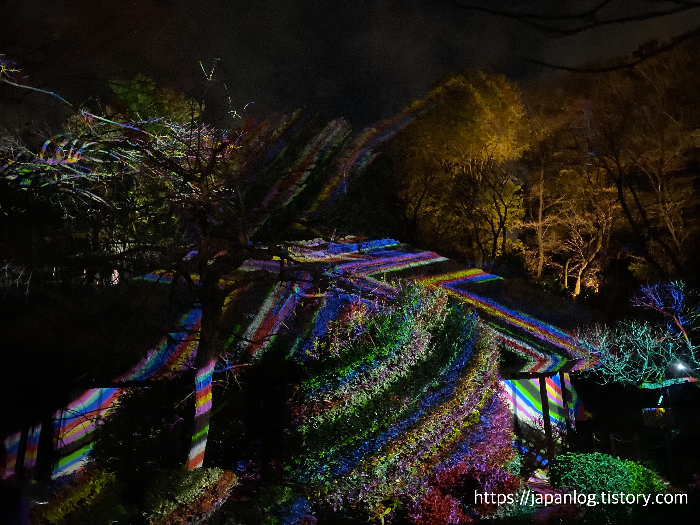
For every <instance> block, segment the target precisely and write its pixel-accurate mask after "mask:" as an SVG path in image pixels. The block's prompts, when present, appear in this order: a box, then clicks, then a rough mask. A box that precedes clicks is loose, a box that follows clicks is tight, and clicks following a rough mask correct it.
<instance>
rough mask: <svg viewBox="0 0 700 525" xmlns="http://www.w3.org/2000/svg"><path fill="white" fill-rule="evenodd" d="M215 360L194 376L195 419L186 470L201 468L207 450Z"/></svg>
mask: <svg viewBox="0 0 700 525" xmlns="http://www.w3.org/2000/svg"><path fill="white" fill-rule="evenodd" d="M215 366H216V359H213V360H212V361H210V362H209V363H208V364H207V365H206V366H204V367H202V368H200V369H199V370H197V374H196V375H195V380H194V383H195V396H196V398H195V419H194V432H193V434H192V446H191V448H190V452H189V455H188V456H187V469H188V470H192V469H195V468H198V467H201V466H202V464H203V462H204V452H205V450H206V448H207V436H208V435H209V419H210V416H211V402H212V396H211V386H212V376H213V374H214V367H215Z"/></svg>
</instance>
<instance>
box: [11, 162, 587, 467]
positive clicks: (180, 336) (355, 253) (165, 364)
mask: <svg viewBox="0 0 700 525" xmlns="http://www.w3.org/2000/svg"><path fill="white" fill-rule="evenodd" d="M317 153H318V151H317ZM309 154H310V152H309ZM290 251H291V252H293V253H294V256H295V257H299V258H300V259H301V260H304V261H319V262H325V263H328V264H329V265H331V266H332V270H331V271H332V273H333V275H335V276H337V277H338V278H341V279H346V280H347V281H348V282H351V283H352V284H353V285H354V286H355V287H356V289H357V290H358V293H359V295H360V296H361V297H363V296H368V297H372V296H377V295H380V296H385V297H393V296H394V294H395V292H396V285H395V284H391V283H388V282H387V281H386V277H387V276H390V275H391V274H396V273H398V272H401V271H403V270H409V269H410V270H412V271H413V272H415V269H416V268H421V272H422V273H423V276H421V277H418V278H411V280H414V281H417V282H420V283H423V284H425V285H427V286H431V287H438V288H442V289H444V290H446V291H447V292H448V293H449V294H450V295H452V296H453V297H455V298H457V299H459V300H460V301H462V302H464V303H465V304H467V305H469V306H472V307H473V308H475V310H477V311H478V312H479V313H480V314H481V315H485V316H486V317H487V319H490V320H491V322H490V326H491V328H492V329H493V331H494V334H495V336H496V337H497V338H498V339H499V341H500V342H501V344H502V345H503V346H504V347H506V348H507V349H509V350H511V351H513V352H515V353H517V354H519V355H521V356H522V357H524V358H525V359H526V360H527V362H528V364H527V365H526V367H525V369H524V371H526V372H531V373H536V372H540V373H541V372H546V373H551V372H553V371H556V370H559V369H561V368H562V367H563V366H564V365H565V364H566V363H567V362H568V363H571V362H574V364H573V366H570V367H569V368H570V369H571V370H584V369H587V368H590V367H591V366H592V363H590V362H587V361H586V360H585V359H583V353H582V352H581V351H580V349H579V348H578V347H577V346H576V344H575V342H574V340H573V339H572V338H571V337H570V336H569V335H568V334H566V333H564V332H563V331H561V330H559V329H557V328H555V327H553V326H551V325H548V324H546V323H543V322H541V321H539V320H537V319H534V318H532V317H530V316H528V315H525V314H524V313H522V312H519V311H516V310H513V309H509V308H506V307H504V306H502V305H500V304H498V303H496V302H495V301H492V300H490V299H486V298H484V297H480V296H478V295H476V294H474V293H473V292H471V291H470V292H467V291H466V290H464V289H463V288H462V286H463V285H464V284H466V283H480V282H487V281H491V280H494V279H500V277H498V276H496V275H493V274H489V273H486V272H484V271H482V270H480V269H474V268H469V269H462V270H458V271H453V272H447V273H439V274H431V271H430V270H431V265H433V264H439V263H443V262H445V261H447V259H446V258H444V257H442V256H440V255H438V254H436V253H434V252H427V251H426V252H415V253H411V251H410V249H409V247H407V246H404V245H400V244H399V243H397V242H396V241H394V240H393V239H384V240H379V241H372V242H364V243H362V242H354V241H352V240H351V241H350V242H347V240H346V242H345V243H325V242H322V241H313V242H309V243H306V244H303V243H302V244H298V245H291V248H290ZM256 269H265V270H267V271H269V272H271V273H276V272H277V271H279V262H277V261H246V263H245V264H244V265H243V266H242V268H241V270H256ZM144 279H145V280H147V281H152V282H163V283H167V282H171V281H172V276H171V275H169V274H167V273H166V272H158V273H152V274H149V275H146V276H144ZM307 280H308V281H310V275H306V279H304V280H303V281H307ZM193 281H194V282H195V283H197V276H193ZM303 281H301V282H297V283H279V284H277V285H275V286H274V287H273V289H272V290H271V291H270V292H269V293H268V295H267V297H266V298H265V299H264V300H263V303H262V305H261V307H260V308H259V309H258V313H257V315H256V316H255V318H254V319H253V320H252V321H251V322H250V323H249V324H248V327H247V328H245V329H244V330H245V331H244V336H245V338H246V339H248V340H249V342H248V343H247V344H246V345H247V346H246V348H244V351H243V353H242V354H241V362H242V363H243V362H248V361H254V360H256V359H258V358H259V357H260V356H261V355H262V353H263V352H264V351H265V349H266V348H267V346H268V345H269V342H270V341H271V339H272V338H274V337H275V334H277V333H278V332H279V330H280V329H281V327H283V325H284V323H285V322H286V321H287V320H288V319H289V318H290V316H291V314H292V312H293V311H294V308H295V307H296V306H297V305H298V304H299V302H300V301H301V300H302V299H305V298H311V297H317V298H319V296H317V295H309V292H310V289H311V284H310V282H303ZM224 284H225V282H224V281H222V283H221V286H223V285H224ZM240 292H241V290H237V291H236V292H234V293H233V294H232V295H231V296H230V297H228V298H227V300H226V303H225V305H226V306H225V307H226V308H231V307H233V305H235V304H236V303H237V297H238V294H239V293H240ZM307 302H308V301H307ZM330 306H331V303H329V302H328V300H326V299H322V300H320V301H317V306H316V308H317V309H318V311H319V312H320V311H321V310H323V315H322V316H321V317H322V318H323V319H324V320H325V322H328V320H330V319H331V318H333V317H334V316H337V315H338V309H337V308H336V307H335V306H338V305H334V307H333V308H330V309H329V307H330ZM316 313H317V314H318V312H316ZM316 317H317V315H313V316H312V317H311V318H312V319H314V320H315V319H316ZM200 324H201V311H200V310H199V309H197V308H195V309H192V310H191V311H189V312H187V313H186V314H184V315H183V316H182V318H181V319H180V322H179V329H178V330H177V331H176V332H174V333H171V334H168V336H165V337H163V339H162V340H161V342H160V343H159V344H158V345H156V346H155V347H154V348H152V349H151V350H150V351H149V352H148V353H147V355H146V357H145V358H144V359H143V360H142V361H141V362H140V363H138V364H137V365H136V366H134V367H133V368H132V369H131V370H129V371H128V372H126V373H125V374H123V375H121V376H119V377H118V378H116V379H115V381H116V382H120V381H142V380H146V379H170V378H173V377H176V376H177V375H179V374H181V373H182V371H183V370H187V369H191V368H192V366H193V362H194V357H195V355H196V351H197V347H198V331H199V329H200ZM316 332H318V330H316V331H309V332H307V336H311V334H312V333H316ZM518 332H522V333H525V334H528V335H529V336H532V338H533V341H539V342H540V343H542V345H544V346H542V347H540V345H539V344H538V345H537V346H535V345H534V343H533V342H532V341H525V340H523V338H522V336H519V335H518ZM319 333H320V332H319ZM302 346H304V345H302ZM547 347H551V348H552V349H553V350H554V349H558V350H560V351H561V355H559V354H557V353H556V352H554V351H551V352H550V351H547V350H545V349H544V348H547ZM198 384H199V383H198ZM202 384H204V383H202ZM209 384H211V383H209ZM203 388H204V387H203ZM198 391H199V390H198ZM121 392H122V389H120V388H94V389H90V390H87V391H85V392H84V393H83V394H82V395H81V396H80V397H78V398H77V399H76V400H74V401H73V402H71V403H70V404H69V405H68V406H67V407H66V408H65V409H64V410H60V411H57V412H56V414H55V420H56V421H55V423H54V438H55V443H56V450H57V451H58V452H59V455H60V456H61V459H60V460H59V462H58V465H57V467H56V469H55V470H54V475H55V476H60V475H63V474H67V473H70V472H73V471H74V470H76V469H77V468H80V466H81V465H82V464H83V463H84V462H85V459H86V457H87V453H88V452H89V450H90V439H91V437H90V434H91V433H92V431H94V429H95V428H96V425H97V424H99V421H100V420H101V419H102V418H104V417H105V416H106V415H107V414H108V413H109V411H110V410H111V409H112V408H113V406H114V403H115V402H116V401H117V399H118V398H119V395H120V394H121ZM555 394H556V391H555V390H552V395H553V396H554V397H553V398H552V399H553V400H554V401H556V395H555ZM513 399H516V398H513ZM522 399H523V401H522V402H520V405H517V406H519V407H520V408H521V409H524V408H526V407H527V403H525V401H524V400H525V399H526V398H522ZM514 406H516V405H514ZM532 410H535V408H534V407H533V408H532ZM533 413H534V412H533ZM35 428H36V427H35ZM17 435H19V434H13V435H12V436H10V437H8V438H7V439H5V440H4V445H5V448H6V449H7V450H8V461H7V467H6V468H5V471H4V472H5V474H4V475H5V476H8V475H12V474H11V473H14V463H13V462H15V461H16V448H17V447H18V446H19V441H18V438H17V439H16V436H17ZM37 436H38V434H37ZM37 440H38V437H37ZM32 446H33V445H32ZM13 447H14V448H13ZM195 456H196V455H195ZM191 459H192V458H191ZM29 460H30V463H31V462H33V461H35V460H36V453H35V452H34V451H33V449H32V452H31V453H30V455H29ZM31 464H32V465H33V463H31Z"/></svg>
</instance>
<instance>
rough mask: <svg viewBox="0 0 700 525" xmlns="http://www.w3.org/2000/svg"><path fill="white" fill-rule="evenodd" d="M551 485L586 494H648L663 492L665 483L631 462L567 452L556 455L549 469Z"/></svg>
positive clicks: (605, 455) (602, 455) (592, 454)
mask: <svg viewBox="0 0 700 525" xmlns="http://www.w3.org/2000/svg"><path fill="white" fill-rule="evenodd" d="M549 476H550V478H551V480H552V484H553V485H554V486H558V487H568V488H571V489H576V490H578V491H581V492H584V493H587V494H598V493H600V492H617V493H620V492H625V493H633V494H642V493H644V494H648V493H659V492H666V490H667V489H666V482H664V481H663V480H662V479H661V478H660V477H659V476H658V475H657V474H655V473H654V472H653V471H651V470H649V469H648V468H646V467H643V466H642V465H640V464H639V463H635V462H634V461H628V460H625V459H618V458H614V457H612V456H609V455H607V454H601V453H599V452H594V453H591V454H580V453H573V452H568V453H566V454H562V455H561V456H558V457H557V458H556V459H555V460H554V461H553V462H552V465H551V466H550V469H549Z"/></svg>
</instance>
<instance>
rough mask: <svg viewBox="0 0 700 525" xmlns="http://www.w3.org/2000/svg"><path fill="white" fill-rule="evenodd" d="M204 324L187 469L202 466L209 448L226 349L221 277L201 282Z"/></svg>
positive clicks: (196, 364)
mask: <svg viewBox="0 0 700 525" xmlns="http://www.w3.org/2000/svg"><path fill="white" fill-rule="evenodd" d="M201 286H202V291H201V294H200V302H201V305H202V321H201V329H200V339H199V347H198V348H197V355H196V357H195V361H194V365H195V380H194V384H195V415H194V429H193V431H192V445H191V447H190V452H189V455H188V457H187V469H188V470H192V469H195V468H197V467H201V466H202V464H203V462H204V453H205V451H206V448H207V436H208V434H209V421H210V419H211V407H212V375H213V372H214V365H215V364H216V360H217V358H218V357H219V355H220V354H221V352H222V350H223V344H222V343H223V340H222V338H221V329H220V326H221V318H222V313H223V304H224V294H223V291H222V290H220V289H219V276H218V275H216V276H212V275H209V276H206V277H204V279H203V280H202V283H201Z"/></svg>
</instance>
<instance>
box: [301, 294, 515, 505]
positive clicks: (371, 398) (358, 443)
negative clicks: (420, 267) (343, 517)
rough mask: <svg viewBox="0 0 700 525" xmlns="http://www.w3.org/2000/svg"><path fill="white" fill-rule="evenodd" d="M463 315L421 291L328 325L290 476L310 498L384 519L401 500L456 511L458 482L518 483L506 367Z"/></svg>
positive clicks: (358, 306) (351, 309) (305, 390)
mask: <svg viewBox="0 0 700 525" xmlns="http://www.w3.org/2000/svg"><path fill="white" fill-rule="evenodd" d="M465 314H466V312H464V310H463V308H462V307H461V306H459V305H457V304H452V303H450V302H449V301H447V298H446V297H445V295H444V294H443V293H442V292H439V291H433V290H429V289H426V288H423V287H419V286H411V287H407V288H405V289H403V290H401V292H400V293H399V295H398V297H397V298H396V299H395V300H393V301H389V302H387V303H385V304H381V303H367V302H354V303H350V304H347V305H346V306H345V309H344V310H343V311H342V312H341V315H339V316H338V318H337V320H335V321H331V322H330V323H329V324H328V332H327V334H326V335H325V336H324V337H323V339H322V340H321V341H320V342H319V343H318V344H317V345H316V346H315V349H314V352H313V355H314V356H316V359H315V360H312V361H310V362H307V363H306V364H305V365H304V367H305V368H306V370H307V373H308V374H310V377H309V378H308V379H307V380H305V381H304V382H302V384H301V386H300V388H299V389H298V390H297V391H296V392H295V394H294V397H293V405H292V418H293V429H292V430H293V431H294V432H293V433H292V434H291V437H292V440H290V443H291V444H292V446H293V450H295V452H294V455H293V457H294V464H295V465H294V466H293V467H292V470H291V475H292V479H293V480H295V481H296V482H299V483H301V484H303V486H304V487H305V490H306V491H307V494H308V496H309V498H310V499H312V500H313V501H315V502H318V503H320V504H321V505H323V506H329V507H332V508H333V509H334V510H339V509H345V510H349V511H351V512H356V513H357V514H358V515H360V516H361V515H364V516H367V515H369V516H375V517H376V518H377V519H382V518H384V517H385V516H388V515H389V514H390V513H393V512H394V511H395V510H396V508H397V505H398V504H399V503H400V504H401V505H400V506H403V507H404V510H403V511H405V512H408V513H409V514H410V513H413V514H415V515H416V516H417V515H419V514H420V513H421V511H420V510H419V509H420V506H421V505H423V504H424V505H425V506H426V509H428V508H433V507H435V506H436V507H435V509H434V510H435V512H443V510H445V509H448V508H453V507H454V505H452V504H451V503H450V502H453V500H455V501H457V499H456V497H455V496H452V495H450V496H449V497H447V496H448V494H447V491H448V490H449V488H450V487H451V485H452V484H453V481H454V480H456V479H461V478H464V477H473V478H474V479H478V480H479V481H478V483H479V484H480V486H482V485H483V486H484V487H495V486H497V485H499V483H501V482H502V481H504V480H506V479H510V477H509V476H511V475H510V474H507V473H505V472H504V471H502V470H501V466H502V465H503V464H504V463H506V462H507V461H509V460H510V459H511V458H512V454H513V450H512V446H511V443H512V433H511V430H510V419H509V417H508V410H507V408H506V405H505V403H504V401H503V400H502V399H501V398H500V396H499V395H498V394H497V390H498V384H497V376H496V367H497V362H498V360H497V359H495V354H494V351H495V349H494V347H493V346H492V345H491V343H490V342H489V341H488V339H486V338H485V335H484V333H483V332H482V331H481V329H480V328H479V327H478V326H477V324H476V319H475V317H473V316H471V315H465ZM420 502H423V503H420ZM451 505H452V506H451ZM459 505H460V504H459V503H458V504H457V506H459ZM436 509H441V510H436ZM403 511H402V512H403ZM426 512H427V510H426ZM455 512H456V511H455ZM460 512H461V511H460ZM455 515H456V514H455Z"/></svg>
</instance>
